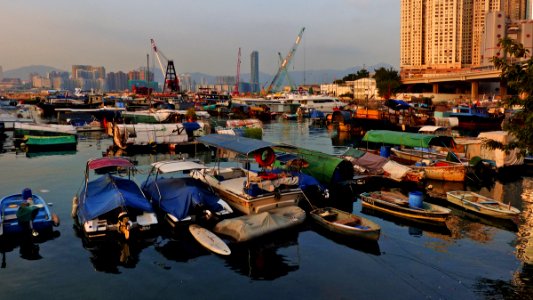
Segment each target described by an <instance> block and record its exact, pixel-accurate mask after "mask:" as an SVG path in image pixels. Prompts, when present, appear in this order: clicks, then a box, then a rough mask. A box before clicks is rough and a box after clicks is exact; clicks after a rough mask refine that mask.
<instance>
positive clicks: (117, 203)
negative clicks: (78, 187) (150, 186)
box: [79, 174, 153, 222]
mask: <svg viewBox="0 0 533 300" xmlns="http://www.w3.org/2000/svg"><path fill="white" fill-rule="evenodd" d="M80 195H81V196H80V206H79V216H80V219H81V221H82V222H86V221H88V220H92V219H95V218H96V217H98V216H100V215H103V214H105V213H107V212H110V211H112V210H113V209H115V208H119V207H123V208H124V209H126V208H133V209H138V210H140V211H147V212H153V209H152V206H151V205H150V202H148V200H146V198H145V197H144V194H143V193H142V191H141V189H140V188H139V186H138V185H137V184H136V183H135V182H134V181H132V180H129V179H124V178H118V177H116V176H112V175H110V174H106V175H104V176H101V177H100V178H98V179H95V180H93V181H91V182H89V183H88V184H87V187H86V189H85V188H84V190H83V191H82V192H81V194H80Z"/></svg>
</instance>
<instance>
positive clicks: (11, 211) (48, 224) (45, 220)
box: [0, 194, 59, 236]
mask: <svg viewBox="0 0 533 300" xmlns="http://www.w3.org/2000/svg"><path fill="white" fill-rule="evenodd" d="M22 198H23V197H22V194H13V195H9V196H5V197H3V198H2V199H1V200H0V210H1V219H0V236H1V235H9V234H17V233H20V232H21V231H22V228H21V227H20V225H19V223H18V221H17V210H18V209H19V207H20V205H21V204H22V203H23V199H22ZM31 205H34V206H35V207H36V208H37V209H36V212H35V218H34V219H33V221H32V228H33V230H34V231H36V232H37V233H51V232H52V228H53V226H58V225H59V219H58V217H57V216H56V215H55V214H53V213H52V212H51V211H50V208H49V207H48V204H47V203H46V201H45V200H44V199H43V197H41V196H39V195H36V194H33V195H32V204H31Z"/></svg>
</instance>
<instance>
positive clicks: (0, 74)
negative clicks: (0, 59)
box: [0, 66, 4, 81]
mask: <svg viewBox="0 0 533 300" xmlns="http://www.w3.org/2000/svg"><path fill="white" fill-rule="evenodd" d="M2 79H4V69H2V66H0V81H2Z"/></svg>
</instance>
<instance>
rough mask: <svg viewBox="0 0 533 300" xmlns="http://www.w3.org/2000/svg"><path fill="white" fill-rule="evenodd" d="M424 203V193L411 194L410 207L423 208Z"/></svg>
mask: <svg viewBox="0 0 533 300" xmlns="http://www.w3.org/2000/svg"><path fill="white" fill-rule="evenodd" d="M423 201H424V194H422V192H418V191H415V192H410V193H409V206H411V207H415V208H422V207H423V205H422V203H423Z"/></svg>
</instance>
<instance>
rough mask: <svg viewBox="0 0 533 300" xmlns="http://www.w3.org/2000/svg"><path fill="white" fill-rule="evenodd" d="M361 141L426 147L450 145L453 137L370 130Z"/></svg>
mask: <svg viewBox="0 0 533 300" xmlns="http://www.w3.org/2000/svg"><path fill="white" fill-rule="evenodd" d="M363 141H365V142H372V143H379V144H389V145H401V146H407V147H422V148H428V147H429V146H430V145H432V146H446V147H451V146H452V143H453V138H452V137H450V136H437V135H432V134H420V133H411V132H400V131H390V130H370V131H368V132H367V133H366V134H365V136H364V137H363Z"/></svg>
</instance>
